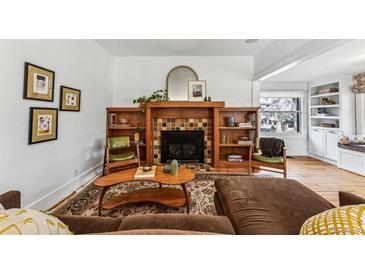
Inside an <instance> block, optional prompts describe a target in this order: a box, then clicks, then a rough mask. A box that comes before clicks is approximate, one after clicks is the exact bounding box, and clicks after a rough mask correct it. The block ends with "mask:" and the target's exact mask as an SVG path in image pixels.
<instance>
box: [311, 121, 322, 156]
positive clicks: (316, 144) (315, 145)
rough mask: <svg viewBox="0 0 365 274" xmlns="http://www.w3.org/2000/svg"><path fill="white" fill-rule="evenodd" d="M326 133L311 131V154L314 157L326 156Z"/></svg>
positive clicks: (316, 130)
mask: <svg viewBox="0 0 365 274" xmlns="http://www.w3.org/2000/svg"><path fill="white" fill-rule="evenodd" d="M323 144H324V132H323V130H322V129H316V128H311V129H310V131H309V152H310V153H311V154H313V155H316V156H319V157H323V156H324V146H323Z"/></svg>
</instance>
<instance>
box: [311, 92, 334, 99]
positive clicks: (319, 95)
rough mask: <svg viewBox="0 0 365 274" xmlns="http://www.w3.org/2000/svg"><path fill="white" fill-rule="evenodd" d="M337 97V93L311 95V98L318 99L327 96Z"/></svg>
mask: <svg viewBox="0 0 365 274" xmlns="http://www.w3.org/2000/svg"><path fill="white" fill-rule="evenodd" d="M338 95H340V93H339V92H329V93H323V94H315V95H311V98H320V97H329V96H338Z"/></svg>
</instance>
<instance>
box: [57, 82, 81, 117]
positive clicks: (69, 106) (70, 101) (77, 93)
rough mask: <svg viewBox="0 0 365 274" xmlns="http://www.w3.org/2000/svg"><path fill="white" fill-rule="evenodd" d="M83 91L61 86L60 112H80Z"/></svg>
mask: <svg viewBox="0 0 365 274" xmlns="http://www.w3.org/2000/svg"><path fill="white" fill-rule="evenodd" d="M80 103H81V90H79V89H75V88H70V87H65V86H61V95H60V110H64V111H80Z"/></svg>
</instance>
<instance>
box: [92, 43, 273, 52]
mask: <svg viewBox="0 0 365 274" xmlns="http://www.w3.org/2000/svg"><path fill="white" fill-rule="evenodd" d="M273 41H274V40H272V39H260V40H258V41H257V42H255V43H252V44H247V43H245V39H242V40H241V39H110V40H96V42H97V43H99V44H100V45H101V46H102V47H103V48H105V49H106V50H107V51H108V52H109V53H110V54H111V55H113V56H254V55H256V54H257V53H258V52H260V51H261V50H262V49H263V48H265V47H266V46H268V45H269V44H270V43H272V42H273Z"/></svg>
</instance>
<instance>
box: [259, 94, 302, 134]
mask: <svg viewBox="0 0 365 274" xmlns="http://www.w3.org/2000/svg"><path fill="white" fill-rule="evenodd" d="M260 106H261V110H260V121H261V126H260V127H261V132H278V133H300V132H301V130H300V125H301V123H302V121H301V120H302V112H301V109H302V98H299V97H261V98H260Z"/></svg>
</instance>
